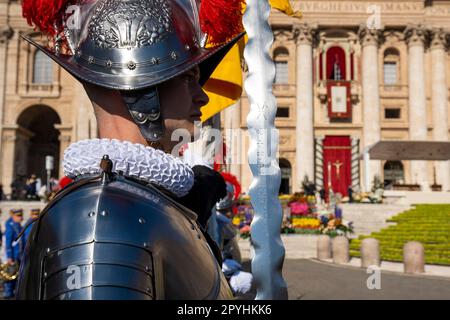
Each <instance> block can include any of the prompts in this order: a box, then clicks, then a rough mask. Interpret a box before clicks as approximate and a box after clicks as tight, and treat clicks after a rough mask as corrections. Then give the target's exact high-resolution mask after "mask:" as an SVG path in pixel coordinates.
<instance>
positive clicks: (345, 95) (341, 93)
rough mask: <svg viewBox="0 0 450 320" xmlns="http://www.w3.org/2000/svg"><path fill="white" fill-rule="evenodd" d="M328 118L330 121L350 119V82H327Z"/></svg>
mask: <svg viewBox="0 0 450 320" xmlns="http://www.w3.org/2000/svg"><path fill="white" fill-rule="evenodd" d="M327 95H328V117H329V118H330V119H351V117H352V102H351V85H350V81H327Z"/></svg>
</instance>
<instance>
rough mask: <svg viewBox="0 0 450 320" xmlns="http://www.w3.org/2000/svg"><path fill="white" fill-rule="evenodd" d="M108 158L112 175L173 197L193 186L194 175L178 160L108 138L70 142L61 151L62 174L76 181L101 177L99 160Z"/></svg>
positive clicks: (148, 148)
mask: <svg viewBox="0 0 450 320" xmlns="http://www.w3.org/2000/svg"><path fill="white" fill-rule="evenodd" d="M106 154H107V155H108V156H109V158H110V159H111V160H112V162H113V172H118V171H123V174H124V175H125V176H130V177H135V178H138V179H141V180H144V181H146V182H151V183H154V184H157V185H159V186H161V187H163V188H165V189H167V190H169V191H171V192H172V193H174V194H175V195H177V196H179V197H182V196H185V195H186V194H187V193H188V192H189V190H190V189H191V188H192V185H193V184H194V172H193V171H192V169H191V167H190V166H189V165H187V164H185V163H184V162H183V161H182V160H181V159H178V158H175V157H174V156H172V155H170V154H167V153H164V152H163V151H161V150H156V149H154V148H151V147H147V146H144V145H142V144H133V143H131V142H128V141H119V140H115V139H113V140H110V139H91V140H82V141H78V142H75V143H72V144H71V145H70V146H69V147H68V148H67V149H66V150H65V151H64V160H63V168H64V174H65V175H66V176H68V177H69V178H72V179H73V178H75V177H78V176H81V175H85V174H100V173H101V169H100V161H101V159H102V157H103V156H104V155H106Z"/></svg>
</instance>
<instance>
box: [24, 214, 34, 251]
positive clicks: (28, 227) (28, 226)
mask: <svg viewBox="0 0 450 320" xmlns="http://www.w3.org/2000/svg"><path fill="white" fill-rule="evenodd" d="M36 219H37V218H34V219H33V218H29V219H28V220H27V223H25V225H26V226H27V228H26V229H25V232H24V233H23V236H22V237H23V245H24V247H25V246H26V244H27V241H28V236H29V235H30V232H31V229H32V228H33V224H31V222H32V221H34V220H36Z"/></svg>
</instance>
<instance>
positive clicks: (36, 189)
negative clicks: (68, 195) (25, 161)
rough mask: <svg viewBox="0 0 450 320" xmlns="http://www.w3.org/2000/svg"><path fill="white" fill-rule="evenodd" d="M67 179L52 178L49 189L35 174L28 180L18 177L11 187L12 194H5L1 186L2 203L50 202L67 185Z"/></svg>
mask: <svg viewBox="0 0 450 320" xmlns="http://www.w3.org/2000/svg"><path fill="white" fill-rule="evenodd" d="M67 179H68V178H67V177H64V178H62V179H61V180H59V181H58V179H56V178H55V177H51V178H50V180H49V184H48V187H47V185H46V184H45V183H43V182H42V179H41V178H39V177H37V176H36V175H35V174H32V175H30V176H29V177H28V178H26V177H25V176H22V175H18V176H16V178H15V179H14V181H13V182H12V183H11V185H10V187H11V193H10V194H9V195H6V194H5V192H4V190H3V185H1V184H0V201H6V200H11V201H39V200H40V201H48V200H51V199H52V198H53V196H54V195H55V194H56V193H57V192H58V191H59V190H61V189H62V188H63V187H64V186H65V185H67V183H68V181H66V180H67ZM69 180H70V179H69ZM69 182H70V181H69Z"/></svg>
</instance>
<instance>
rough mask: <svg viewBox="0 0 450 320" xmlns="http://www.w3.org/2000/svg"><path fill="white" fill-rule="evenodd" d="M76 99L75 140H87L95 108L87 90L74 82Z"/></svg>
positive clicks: (74, 105) (74, 103)
mask: <svg viewBox="0 0 450 320" xmlns="http://www.w3.org/2000/svg"><path fill="white" fill-rule="evenodd" d="M73 86H74V93H75V94H74V99H73V101H72V105H73V108H75V110H76V112H77V113H76V117H77V118H76V138H75V140H77V141H78V140H85V139H89V138H90V135H91V134H90V125H91V123H90V119H92V114H93V108H92V104H91V101H90V100H89V98H88V96H87V94H86V90H84V88H83V85H82V84H81V83H80V82H79V81H73Z"/></svg>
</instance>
